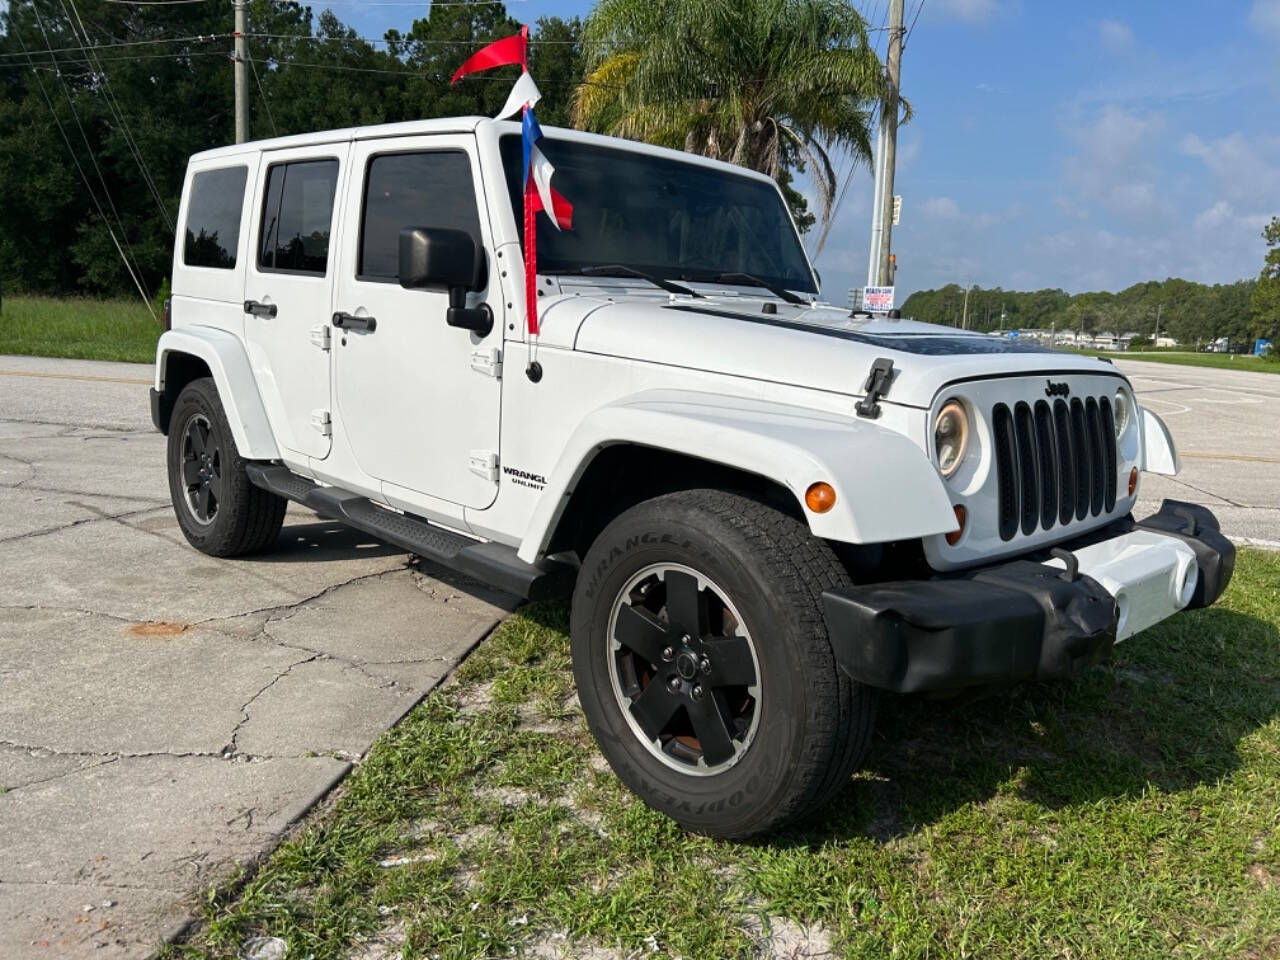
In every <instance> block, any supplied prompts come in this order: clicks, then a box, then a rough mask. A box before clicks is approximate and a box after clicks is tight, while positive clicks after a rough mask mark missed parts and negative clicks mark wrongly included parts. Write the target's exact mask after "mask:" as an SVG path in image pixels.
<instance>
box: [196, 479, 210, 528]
mask: <svg viewBox="0 0 1280 960" xmlns="http://www.w3.org/2000/svg"><path fill="white" fill-rule="evenodd" d="M196 516H198V517H199V518H200V519H201V520H208V519H209V488H208V487H206V486H202V487H201V488H200V492H199V493H197V494H196Z"/></svg>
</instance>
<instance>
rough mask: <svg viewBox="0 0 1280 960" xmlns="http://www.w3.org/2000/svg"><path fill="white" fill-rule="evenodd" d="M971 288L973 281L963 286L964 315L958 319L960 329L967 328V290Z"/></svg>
mask: <svg viewBox="0 0 1280 960" xmlns="http://www.w3.org/2000/svg"><path fill="white" fill-rule="evenodd" d="M971 289H973V281H970V282H969V285H968V286H967V287H965V288H964V316H963V317H962V318H961V320H960V329H961V330H968V329H969V291H970V290H971Z"/></svg>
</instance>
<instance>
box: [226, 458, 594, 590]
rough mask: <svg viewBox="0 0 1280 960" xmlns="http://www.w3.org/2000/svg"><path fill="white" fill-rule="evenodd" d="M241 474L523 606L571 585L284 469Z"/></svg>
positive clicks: (497, 550) (548, 563)
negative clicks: (520, 599)
mask: <svg viewBox="0 0 1280 960" xmlns="http://www.w3.org/2000/svg"><path fill="white" fill-rule="evenodd" d="M245 472H246V473H247V474H248V475H249V480H250V482H251V483H253V485H254V486H256V487H261V488H262V489H263V490H269V491H271V492H272V493H274V494H277V495H278V496H281V497H285V498H287V499H289V500H294V501H297V502H298V503H300V504H302V505H303V506H305V507H310V508H311V509H312V510H314V511H316V513H319V514H322V515H324V516H326V517H333V518H334V519H335V520H340V521H341V522H343V523H345V524H346V525H347V526H350V527H355V528H356V529H357V530H362V531H364V532H365V533H367V534H369V535H370V536H373V537H377V538H378V539H379V540H382V541H383V542H385V543H390V544H392V545H394V546H397V547H400V548H402V549H404V550H408V551H409V552H411V553H416V554H417V555H418V556H420V557H422V558H424V559H426V560H432V561H434V562H436V563H439V564H442V565H443V566H446V567H449V568H451V569H453V570H456V571H458V572H459V573H463V574H466V575H467V576H471V577H475V578H476V579H477V580H482V581H484V582H485V583H489V584H492V585H493V586H495V587H498V588H500V589H502V590H506V591H509V592H510V593H514V594H516V595H517V596H520V597H524V598H526V599H528V600H541V599H545V598H547V597H550V596H558V595H561V594H563V593H565V592H566V591H567V590H568V587H569V584H570V583H571V582H572V577H573V571H572V570H571V569H570V568H569V567H568V566H567V565H565V564H562V563H556V562H555V561H552V560H543V561H540V562H539V563H525V562H524V561H523V560H521V559H520V558H519V557H517V556H516V551H515V548H514V547H508V546H505V545H503V544H500V543H493V542H487V543H486V542H484V541H481V540H473V539H472V538H471V537H466V536H463V535H462V534H460V533H454V532H453V531H452V530H446V529H445V528H444V527H440V526H437V525H436V524H433V523H429V522H428V521H426V520H420V519H418V518H417V517H411V516H408V515H406V514H403V513H396V512H395V511H394V510H387V509H385V508H384V507H380V506H378V505H377V504H375V503H374V502H373V501H372V500H369V499H368V498H367V497H362V496H360V495H359V494H357V493H350V492H348V491H346V490H342V489H339V488H338V487H322V486H320V485H319V484H316V483H312V482H311V481H310V480H308V479H306V478H305V477H300V476H298V475H297V474H296V473H294V472H293V471H292V470H290V469H289V468H288V467H283V466H280V465H279V464H270V463H247V464H245Z"/></svg>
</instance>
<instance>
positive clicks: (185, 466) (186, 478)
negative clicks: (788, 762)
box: [182, 460, 200, 487]
mask: <svg viewBox="0 0 1280 960" xmlns="http://www.w3.org/2000/svg"><path fill="white" fill-rule="evenodd" d="M182 482H183V483H185V484H186V485H187V486H188V487H194V486H195V485H196V484H197V483H199V482H200V461H199V460H184V461H183V462H182Z"/></svg>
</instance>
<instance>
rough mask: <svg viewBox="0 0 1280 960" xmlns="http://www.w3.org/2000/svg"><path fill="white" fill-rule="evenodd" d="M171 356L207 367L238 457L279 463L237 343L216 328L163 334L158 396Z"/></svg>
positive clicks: (250, 373) (159, 348)
mask: <svg viewBox="0 0 1280 960" xmlns="http://www.w3.org/2000/svg"><path fill="white" fill-rule="evenodd" d="M175 353H186V354H190V355H191V356H193V357H199V358H200V359H201V360H203V361H204V362H205V364H206V365H207V366H208V368H209V371H210V373H212V374H213V382H214V384H215V385H216V386H217V388H218V399H219V400H221V401H222V408H223V410H225V411H226V413H227V420H228V422H229V423H230V424H231V435H232V437H233V438H234V439H235V442H236V449H238V450H239V451H240V456H242V457H244V458H245V459H247V460H278V459H280V451H279V450H278V449H277V447H276V441H275V436H274V435H273V434H272V433H271V425H270V423H269V422H268V420H267V411H266V408H265V407H264V406H263V405H262V397H261V396H260V395H259V394H258V385H257V383H256V382H255V381H254V379H253V370H252V368H251V367H250V366H249V354H248V353H247V352H246V351H245V349H244V344H242V343H241V342H240V339H239V338H238V337H237V336H236V335H235V334H233V333H228V332H227V331H226V330H221V329H219V328H217V327H201V326H190V327H182V328H180V329H178V330H168V331H166V332H165V333H164V334H162V335H161V337H160V342H159V344H158V345H157V346H156V390H157V391H159V392H162V393H163V392H164V376H165V368H166V367H167V366H168V362H169V357H170V355H171V354H175Z"/></svg>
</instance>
